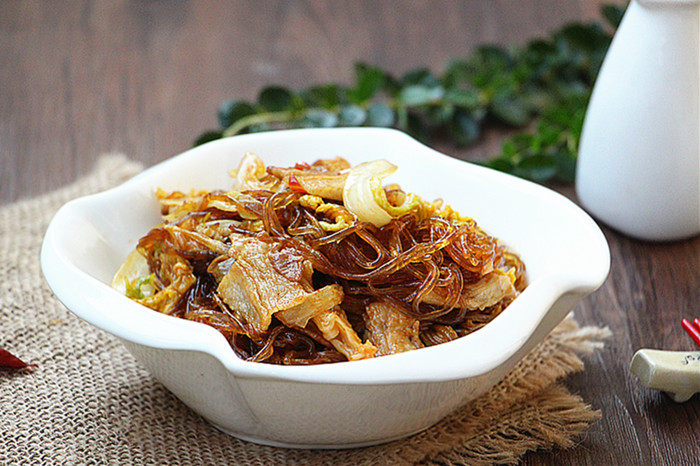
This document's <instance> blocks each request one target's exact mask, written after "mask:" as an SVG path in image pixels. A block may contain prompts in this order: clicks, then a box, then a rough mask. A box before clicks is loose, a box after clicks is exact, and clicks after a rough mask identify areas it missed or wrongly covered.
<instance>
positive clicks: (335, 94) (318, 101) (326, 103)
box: [301, 84, 347, 110]
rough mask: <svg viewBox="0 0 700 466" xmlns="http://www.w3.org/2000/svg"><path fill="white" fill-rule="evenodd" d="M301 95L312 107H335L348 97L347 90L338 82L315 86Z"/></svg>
mask: <svg viewBox="0 0 700 466" xmlns="http://www.w3.org/2000/svg"><path fill="white" fill-rule="evenodd" d="M301 97H302V98H303V99H304V101H305V102H306V103H307V105H308V106H310V107H321V108H325V109H329V110H330V109H333V108H336V107H337V106H338V105H340V104H341V103H343V102H344V101H345V99H346V97H347V96H346V95H345V90H344V89H343V88H342V87H340V86H338V85H337V84H328V85H325V86H314V87H311V88H309V89H307V90H306V91H305V92H303V93H302V94H301Z"/></svg>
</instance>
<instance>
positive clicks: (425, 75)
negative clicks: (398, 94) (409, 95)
mask: <svg viewBox="0 0 700 466" xmlns="http://www.w3.org/2000/svg"><path fill="white" fill-rule="evenodd" d="M401 84H403V85H404V86H411V85H417V86H425V87H437V86H439V85H440V81H439V80H438V78H436V77H435V75H433V73H431V72H430V70H429V69H427V68H418V69H415V70H411V71H409V72H408V73H406V74H404V75H403V76H402V77H401Z"/></svg>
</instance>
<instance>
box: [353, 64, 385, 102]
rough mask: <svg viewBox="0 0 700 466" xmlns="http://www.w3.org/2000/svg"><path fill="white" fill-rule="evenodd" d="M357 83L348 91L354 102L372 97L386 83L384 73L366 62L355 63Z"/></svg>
mask: <svg viewBox="0 0 700 466" xmlns="http://www.w3.org/2000/svg"><path fill="white" fill-rule="evenodd" d="M355 75H356V79H357V84H356V85H355V88H354V89H351V90H350V91H349V92H348V97H349V99H350V101H351V102H352V103H355V104H362V103H364V102H365V101H367V100H369V99H370V98H372V97H373V96H374V95H375V94H376V93H377V92H378V91H379V90H380V89H381V87H382V85H383V84H384V73H383V72H382V71H381V70H380V69H379V68H377V67H374V66H370V65H367V64H364V63H357V64H355Z"/></svg>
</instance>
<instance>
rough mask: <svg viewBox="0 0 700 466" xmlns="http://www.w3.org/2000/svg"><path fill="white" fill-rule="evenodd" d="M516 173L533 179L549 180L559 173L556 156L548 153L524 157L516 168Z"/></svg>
mask: <svg viewBox="0 0 700 466" xmlns="http://www.w3.org/2000/svg"><path fill="white" fill-rule="evenodd" d="M514 173H515V174H516V175H518V176H521V177H523V178H528V179H530V180H532V181H537V182H540V183H541V182H543V181H549V180H550V179H552V178H553V177H554V176H555V175H556V174H557V166H556V163H555V161H554V158H553V157H551V156H548V155H533V156H530V157H526V158H524V159H523V160H522V161H521V162H520V163H519V164H518V165H517V166H516V167H515V170H514Z"/></svg>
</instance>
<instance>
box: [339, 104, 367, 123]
mask: <svg viewBox="0 0 700 466" xmlns="http://www.w3.org/2000/svg"><path fill="white" fill-rule="evenodd" d="M366 118H367V112H366V111H365V109H364V108H362V107H360V106H359V105H347V106H345V107H343V108H341V109H340V113H338V126H361V125H362V123H364V122H365V119H366Z"/></svg>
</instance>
